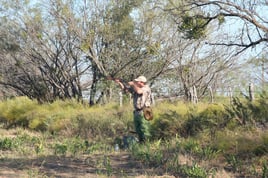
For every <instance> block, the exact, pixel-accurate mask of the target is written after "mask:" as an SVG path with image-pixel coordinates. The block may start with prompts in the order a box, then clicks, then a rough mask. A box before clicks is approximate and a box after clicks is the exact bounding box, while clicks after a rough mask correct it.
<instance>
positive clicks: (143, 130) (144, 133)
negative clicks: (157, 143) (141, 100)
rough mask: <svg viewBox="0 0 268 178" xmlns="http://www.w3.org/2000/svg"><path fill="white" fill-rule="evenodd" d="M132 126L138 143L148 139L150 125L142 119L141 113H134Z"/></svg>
mask: <svg viewBox="0 0 268 178" xmlns="http://www.w3.org/2000/svg"><path fill="white" fill-rule="evenodd" d="M134 125H135V130H136V132H137V134H138V137H139V141H140V142H144V141H146V140H148V139H149V138H150V136H151V134H150V123H149V121H147V120H146V119H144V116H143V112H142V111H134Z"/></svg>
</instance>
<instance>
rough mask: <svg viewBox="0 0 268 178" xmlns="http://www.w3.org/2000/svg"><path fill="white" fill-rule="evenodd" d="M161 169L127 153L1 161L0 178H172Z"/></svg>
mask: <svg viewBox="0 0 268 178" xmlns="http://www.w3.org/2000/svg"><path fill="white" fill-rule="evenodd" d="M160 172H161V171H160V170H157V169H155V170H154V169H150V168H146V167H143V166H142V164H141V163H139V162H138V161H135V160H133V159H132V158H131V156H130V155H129V154H128V153H127V152H117V153H113V154H110V155H98V154H95V155H90V156H88V155H87V156H86V155H85V156H82V157H79V158H70V157H57V156H47V157H38V158H35V159H27V158H14V159H2V160H0V177H1V178H18V175H19V177H57V178H61V177H62V178H83V177H116V178H117V177H137V178H145V177H146V178H147V177H173V176H167V175H161V173H160Z"/></svg>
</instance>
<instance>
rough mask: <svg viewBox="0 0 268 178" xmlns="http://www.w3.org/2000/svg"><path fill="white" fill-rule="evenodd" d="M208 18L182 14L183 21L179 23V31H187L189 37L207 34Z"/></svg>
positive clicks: (200, 36)
mask: <svg viewBox="0 0 268 178" xmlns="http://www.w3.org/2000/svg"><path fill="white" fill-rule="evenodd" d="M206 27H207V20H206V19H205V18H202V16H200V17H199V16H190V15H187V14H186V15H184V16H182V23H181V24H180V25H178V29H179V31H181V32H183V33H185V35H186V37H185V38H188V39H199V38H202V37H204V36H205V35H206Z"/></svg>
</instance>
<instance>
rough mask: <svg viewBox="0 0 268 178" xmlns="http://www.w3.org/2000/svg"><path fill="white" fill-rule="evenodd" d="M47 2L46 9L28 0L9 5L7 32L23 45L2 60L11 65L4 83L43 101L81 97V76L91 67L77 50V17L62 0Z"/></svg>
mask: <svg viewBox="0 0 268 178" xmlns="http://www.w3.org/2000/svg"><path fill="white" fill-rule="evenodd" d="M47 3H48V4H49V6H48V9H46V10H45V11H42V9H41V8H38V7H31V6H30V4H28V3H27V2H14V3H13V4H11V3H6V4H5V5H6V10H5V14H6V17H7V18H8V19H9V23H10V26H9V28H8V32H7V33H8V35H9V36H12V37H14V38H15V37H16V39H17V40H16V45H17V46H18V47H19V48H18V50H17V51H15V52H10V53H9V55H8V57H5V58H3V59H2V60H4V61H5V63H6V64H8V65H5V66H3V72H4V77H3V78H2V79H1V85H4V86H6V87H10V88H12V89H14V90H15V91H16V92H17V93H19V94H21V95H26V96H28V97H30V98H35V99H37V100H38V101H40V102H44V101H54V100H55V99H57V98H60V99H66V98H77V99H78V100H81V99H82V88H81V84H80V77H81V75H82V74H83V73H84V72H85V71H86V69H87V68H88V67H87V66H86V63H84V62H83V61H82V58H81V56H82V52H81V51H80V50H77V45H78V44H79V39H78V38H77V35H76V29H77V28H74V27H75V25H77V24H75V22H76V18H75V16H74V14H72V12H71V9H70V8H69V7H68V6H67V5H66V4H64V3H62V2H61V1H53V0H51V1H49V2H47ZM67 4H68V3H67ZM14 9H15V11H14ZM14 16H16V18H13V17H14Z"/></svg>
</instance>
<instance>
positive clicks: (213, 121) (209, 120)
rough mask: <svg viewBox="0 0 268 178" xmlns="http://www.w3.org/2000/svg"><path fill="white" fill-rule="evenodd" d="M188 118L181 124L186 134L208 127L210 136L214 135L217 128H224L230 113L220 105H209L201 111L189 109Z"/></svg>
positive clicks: (196, 132) (192, 134)
mask: <svg viewBox="0 0 268 178" xmlns="http://www.w3.org/2000/svg"><path fill="white" fill-rule="evenodd" d="M188 117H189V119H188V120H187V121H186V122H185V123H184V124H183V129H184V130H185V132H186V133H187V136H194V135H196V134H198V133H199V132H202V131H204V130H205V129H209V130H210V133H211V136H214V134H215V131H216V130H217V129H222V128H224V127H225V126H226V125H227V123H228V122H229V121H230V115H229V114H228V113H227V112H226V111H225V110H224V107H223V106H222V105H217V104H212V105H209V106H208V107H207V108H206V109H205V110H204V111H202V112H201V113H197V112H195V111H191V112H190V113H189V114H188Z"/></svg>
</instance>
